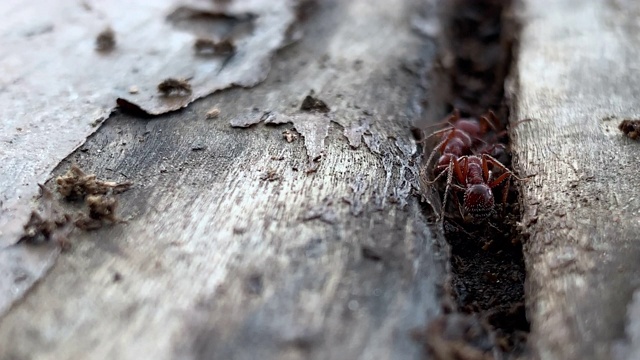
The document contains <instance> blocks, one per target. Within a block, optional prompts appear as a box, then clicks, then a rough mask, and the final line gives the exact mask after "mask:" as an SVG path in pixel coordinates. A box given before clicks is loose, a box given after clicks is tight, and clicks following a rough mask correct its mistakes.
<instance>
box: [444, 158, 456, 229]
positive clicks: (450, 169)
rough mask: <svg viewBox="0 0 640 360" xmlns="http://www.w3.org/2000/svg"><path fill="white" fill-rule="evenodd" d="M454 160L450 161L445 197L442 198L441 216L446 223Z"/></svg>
mask: <svg viewBox="0 0 640 360" xmlns="http://www.w3.org/2000/svg"><path fill="white" fill-rule="evenodd" d="M454 159H455V158H452V159H451V160H449V169H447V186H446V187H445V188H444V196H443V198H442V213H441V214H440V220H441V221H444V213H445V212H446V211H447V195H449V189H450V188H451V184H452V180H453V162H454ZM443 173H444V172H443Z"/></svg>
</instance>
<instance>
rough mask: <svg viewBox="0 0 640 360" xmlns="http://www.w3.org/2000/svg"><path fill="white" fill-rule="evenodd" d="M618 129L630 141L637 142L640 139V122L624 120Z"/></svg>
mask: <svg viewBox="0 0 640 360" xmlns="http://www.w3.org/2000/svg"><path fill="white" fill-rule="evenodd" d="M618 129H620V131H622V132H623V133H624V134H625V135H627V136H628V137H629V138H630V139H633V140H637V139H638V137H640V120H622V122H621V123H620V125H618Z"/></svg>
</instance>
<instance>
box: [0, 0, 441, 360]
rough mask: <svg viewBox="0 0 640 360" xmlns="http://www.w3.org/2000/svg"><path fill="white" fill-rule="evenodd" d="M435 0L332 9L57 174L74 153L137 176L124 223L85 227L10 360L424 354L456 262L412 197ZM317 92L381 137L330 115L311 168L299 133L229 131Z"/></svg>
mask: <svg viewBox="0 0 640 360" xmlns="http://www.w3.org/2000/svg"><path fill="white" fill-rule="evenodd" d="M421 6H423V4H422V3H421V2H414V1H411V0H404V1H402V0H395V1H393V3H390V2H389V1H383V0H376V1H370V0H357V1H348V2H346V1H338V0H334V1H323V2H319V3H318V6H317V8H314V9H312V10H310V11H309V14H308V23H307V24H306V25H305V30H306V31H305V33H306V34H308V35H307V36H305V38H304V39H302V40H301V42H300V43H298V44H296V45H295V46H292V47H289V48H287V49H284V50H282V51H281V52H280V53H279V54H278V55H277V56H276V57H275V59H274V63H273V69H272V72H271V73H270V75H269V77H268V78H267V80H266V81H265V82H264V83H263V84H260V85H259V86H256V87H254V88H251V89H240V88H235V89H229V90H225V91H222V92H219V93H216V94H214V95H212V96H210V97H207V98H205V99H203V100H200V101H196V102H194V103H193V104H191V105H190V106H189V107H187V108H186V109H184V110H183V111H180V112H175V113H171V114H167V115H165V116H161V117H158V118H155V119H151V120H149V119H136V118H133V117H130V116H126V115H122V114H117V115H114V116H112V117H111V118H110V119H109V120H107V122H106V123H105V124H104V125H103V126H102V127H101V128H100V129H99V130H98V131H97V132H96V133H95V134H94V135H93V136H92V137H91V138H90V139H89V140H88V141H87V143H86V144H85V145H84V146H83V149H82V151H77V152H75V153H74V154H73V155H72V156H71V157H70V158H69V159H67V160H66V161H65V162H63V164H61V166H60V167H59V168H58V169H56V171H55V172H54V175H57V174H60V173H64V172H65V171H66V169H67V167H68V166H69V165H70V164H71V163H73V162H77V163H79V164H80V165H81V166H82V167H83V168H84V169H85V170H86V171H87V172H92V173H96V174H97V175H98V176H99V177H101V178H108V179H116V180H119V179H123V178H126V179H128V180H130V181H132V182H134V184H135V186H134V187H133V188H132V189H131V190H129V191H128V192H126V193H123V194H122V195H121V196H120V200H121V204H120V207H121V209H122V213H121V215H122V216H123V217H125V218H127V219H128V220H129V224H127V225H118V226H115V227H111V228H104V229H101V230H99V231H96V232H92V233H80V232H77V233H75V234H74V237H73V238H72V241H73V242H74V247H73V249H72V251H71V252H69V253H67V254H64V256H61V257H60V258H59V259H58V263H57V264H56V266H55V267H54V269H53V270H52V272H51V273H50V274H49V275H48V276H47V277H46V278H44V279H43V281H42V282H41V283H40V284H39V286H37V287H35V288H34V289H33V290H32V291H31V292H30V293H29V294H28V295H27V296H26V297H25V298H24V299H23V300H21V301H20V302H18V303H16V304H15V305H14V307H13V308H12V309H11V311H9V312H8V313H7V314H5V315H4V317H3V318H2V321H1V322H0V357H9V358H11V357H13V358H18V359H20V358H25V357H28V358H33V359H54V358H55V359H70V358H76V357H87V356H89V357H91V358H96V359H100V358H118V359H133V358H140V357H144V358H157V359H172V358H180V359H210V358H258V357H259V358H263V359H327V358H331V359H344V358H350V359H357V358H361V359H371V358H386V359H395V358H403V359H421V358H423V354H422V344H419V343H416V342H415V341H413V339H412V337H411V332H412V330H414V329H416V328H420V327H423V326H424V325H426V324H427V323H428V322H429V320H430V319H432V318H433V317H435V316H437V315H438V314H439V313H440V296H441V290H440V286H441V284H442V281H444V279H445V272H446V270H445V262H446V254H445V251H444V250H443V249H440V248H438V246H437V245H436V244H435V242H436V241H435V239H434V238H433V236H432V234H430V233H429V232H428V230H427V227H426V224H425V223H424V217H423V215H422V208H421V205H420V204H419V203H418V199H417V198H416V197H413V196H411V195H410V194H408V190H407V189H409V190H410V189H411V187H412V186H417V185H416V176H415V175H416V173H417V171H416V169H415V166H416V164H417V163H418V161H413V162H411V161H409V160H410V159H411V158H412V157H413V158H414V160H415V157H416V156H418V154H417V153H416V147H415V144H414V143H413V140H412V136H411V132H410V125H411V123H412V119H413V118H414V117H416V116H418V115H419V114H417V113H416V108H415V107H414V106H413V103H412V101H411V99H412V98H414V96H416V91H417V93H418V94H423V92H422V90H421V89H420V88H419V87H418V85H419V84H418V81H419V80H418V79H417V78H416V77H415V74H411V73H407V72H406V71H404V70H403V68H402V64H403V62H404V61H405V60H406V59H408V58H409V59H411V58H421V59H423V60H424V61H425V62H426V63H428V62H429V61H431V60H432V59H433V55H434V54H433V53H432V52H431V51H429V49H430V48H429V47H428V46H426V44H425V42H424V40H423V39H421V38H419V37H418V36H417V35H416V34H415V33H413V32H412V31H411V29H410V23H411V21H410V20H411V17H412V15H413V14H415V13H416V12H417V11H418V10H419V7H421ZM373 32H375V33H376V34H377V36H376V37H375V38H374V37H371V36H370V35H371V34H372V33H373ZM353 44H358V46H353ZM431 49H432V48H431ZM310 90H315V94H316V96H317V97H318V98H320V99H322V100H324V101H325V102H326V103H327V104H328V105H329V107H330V108H331V109H332V116H335V119H336V121H338V122H340V124H345V126H350V125H351V127H352V126H353V125H356V124H361V118H362V117H363V116H365V117H368V118H369V120H368V121H369V123H370V127H369V133H368V134H364V135H363V136H364V143H365V145H366V146H360V147H358V148H356V149H353V148H352V146H350V144H349V141H348V139H347V138H346V137H345V136H344V128H343V126H341V125H338V124H337V123H336V122H331V123H329V128H328V130H325V127H321V128H322V129H318V130H317V131H318V132H322V134H316V135H319V136H317V138H318V139H319V138H322V141H323V142H324V145H322V147H323V149H324V156H323V157H322V158H321V161H320V162H319V167H318V169H317V171H316V172H315V173H309V174H308V173H305V171H304V170H305V168H306V165H307V164H308V156H307V151H306V148H305V147H304V143H303V139H301V138H299V139H298V140H295V141H293V142H291V143H289V142H287V141H286V140H285V139H284V138H283V134H282V133H283V130H285V129H289V128H290V127H291V125H288V124H284V125H278V126H274V125H264V124H257V125H254V126H252V127H249V128H246V129H238V128H233V127H231V126H230V125H229V122H230V120H232V119H233V118H235V117H237V116H240V115H242V114H246V112H247V111H249V110H252V109H253V108H258V111H273V112H279V113H287V114H292V113H295V112H296V111H297V109H298V108H299V107H300V104H301V101H302V100H303V99H304V97H305V96H306V95H307V94H308V93H309V91H310ZM417 97H419V95H417ZM214 106H215V107H217V108H219V109H220V115H219V117H218V118H216V119H206V116H205V114H206V113H207V112H208V111H209V109H211V108H212V107H214ZM365 110H366V111H367V113H368V114H370V115H366V114H364V111H365ZM310 131H312V132H313V130H310ZM325 132H326V135H324V133H325ZM325 136H326V137H325ZM194 149H198V150H197V151H195V150H194ZM269 174H275V175H277V176H270V175H269ZM120 176H121V177H122V178H120ZM344 199H347V201H345V200H344ZM403 202H406V204H403ZM403 205H404V206H403ZM310 213H311V215H313V216H309V215H310ZM372 254H373V255H372Z"/></svg>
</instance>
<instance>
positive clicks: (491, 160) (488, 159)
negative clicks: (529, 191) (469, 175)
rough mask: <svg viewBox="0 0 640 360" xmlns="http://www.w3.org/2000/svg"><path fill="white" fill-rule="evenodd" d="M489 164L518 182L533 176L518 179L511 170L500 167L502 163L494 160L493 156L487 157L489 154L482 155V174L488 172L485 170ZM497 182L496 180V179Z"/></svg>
mask: <svg viewBox="0 0 640 360" xmlns="http://www.w3.org/2000/svg"><path fill="white" fill-rule="evenodd" d="M489 163H490V164H491V165H493V166H495V167H497V168H499V169H500V170H502V171H504V172H505V173H508V174H510V175H511V176H512V177H513V178H514V179H516V180H518V181H527V180H529V178H530V177H532V176H534V175H530V176H527V177H525V178H520V177H518V176H516V175H515V174H514V173H512V172H511V170H509V169H507V167H506V166H504V165H502V163H501V162H500V161H498V160H496V159H495V158H494V157H493V156H491V155H489V154H482V170H483V172H485V171H488V170H487V168H488V167H487V164H489ZM504 175H505V174H502V175H501V176H500V177H499V178H498V179H500V178H502V177H503V176H504ZM487 179H488V178H487ZM496 181H497V179H496Z"/></svg>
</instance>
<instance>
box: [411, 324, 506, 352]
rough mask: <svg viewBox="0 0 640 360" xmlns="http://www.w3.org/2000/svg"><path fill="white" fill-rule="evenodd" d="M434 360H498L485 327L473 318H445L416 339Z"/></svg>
mask: <svg viewBox="0 0 640 360" xmlns="http://www.w3.org/2000/svg"><path fill="white" fill-rule="evenodd" d="M418 336H419V337H420V338H422V339H423V340H424V342H425V345H426V348H427V350H428V351H429V352H430V353H431V355H432V356H433V358H434V359H436V360H495V359H499V358H500V353H499V352H498V351H497V350H496V345H495V340H494V339H493V337H492V336H491V333H490V331H489V328H488V325H487V324H484V323H482V322H481V321H480V320H479V319H478V318H477V317H476V316H474V315H464V314H448V315H446V316H441V317H439V318H437V319H436V320H434V321H433V322H431V324H430V325H429V326H428V327H427V329H426V331H425V332H424V334H419V335H418Z"/></svg>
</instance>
